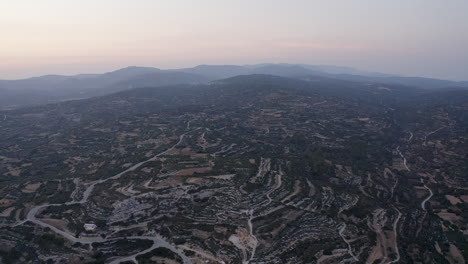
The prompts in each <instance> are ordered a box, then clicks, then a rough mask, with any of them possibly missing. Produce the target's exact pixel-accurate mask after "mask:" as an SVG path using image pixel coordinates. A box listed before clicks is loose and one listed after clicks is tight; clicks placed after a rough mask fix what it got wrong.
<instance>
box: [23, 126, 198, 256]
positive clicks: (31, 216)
mask: <svg viewBox="0 0 468 264" xmlns="http://www.w3.org/2000/svg"><path fill="white" fill-rule="evenodd" d="M190 132H192V131H189V132H186V133H184V134H182V135H181V136H180V137H179V141H178V142H177V143H176V144H174V145H173V146H172V147H170V148H169V149H167V150H165V151H163V152H161V153H159V154H157V155H155V156H153V157H152V158H150V159H148V160H146V161H142V162H140V163H137V164H135V165H133V166H132V167H130V168H128V169H126V170H124V171H122V172H120V173H118V174H116V175H114V176H112V177H109V178H107V179H103V180H99V181H96V182H95V183H93V184H91V185H89V186H88V188H86V190H85V191H84V192H83V197H82V199H81V200H80V201H71V202H66V203H62V204H44V205H39V206H36V207H34V208H32V209H31V210H30V211H29V212H28V215H27V216H26V220H27V221H30V222H32V223H34V224H37V225H40V226H42V227H48V228H50V230H52V231H53V232H55V233H57V234H59V235H61V236H63V237H64V238H66V239H68V240H70V241H72V242H73V243H76V242H79V243H82V244H91V243H94V242H106V241H113V240H118V239H123V237H116V238H102V237H83V238H81V237H80V238H77V237H74V236H73V235H71V234H70V233H67V232H65V231H62V230H60V229H58V228H56V227H54V226H52V225H50V224H47V223H45V222H42V221H41V219H40V218H37V217H36V215H37V213H38V212H39V211H40V210H42V209H44V208H47V207H51V206H62V205H75V204H84V203H86V202H87V201H88V199H89V196H90V195H91V193H92V191H93V189H94V187H95V186H96V185H97V184H101V183H104V182H106V181H109V180H115V179H118V178H120V177H121V176H122V175H124V174H125V173H127V172H130V171H134V170H136V169H137V168H139V167H141V166H142V165H143V164H145V163H147V162H150V161H154V160H156V159H157V158H158V157H159V156H161V155H164V154H166V153H168V152H170V151H172V150H173V149H174V148H175V147H177V146H178V145H179V144H180V143H181V142H182V140H183V139H184V137H185V135H187V134H188V133H190ZM126 239H146V240H151V241H153V245H152V246H151V247H150V248H148V249H145V250H143V251H141V252H138V253H136V254H134V255H131V256H127V257H119V258H117V259H114V260H112V261H111V262H110V263H111V264H117V263H120V262H123V261H136V257H137V256H139V255H141V254H145V253H147V252H150V251H152V250H153V249H155V248H158V247H166V248H168V249H170V250H171V251H173V252H174V253H176V254H177V255H179V256H180V257H181V258H182V260H183V261H184V264H192V261H191V260H190V259H189V258H188V257H187V256H185V255H184V254H183V253H182V252H180V251H179V250H177V249H176V248H175V247H174V246H172V245H171V244H170V243H169V242H167V241H166V240H164V239H163V238H161V237H159V236H132V237H126Z"/></svg>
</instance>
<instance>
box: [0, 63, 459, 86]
mask: <svg viewBox="0 0 468 264" xmlns="http://www.w3.org/2000/svg"><path fill="white" fill-rule="evenodd" d="M263 64H264V65H282V64H283V65H298V66H300V65H309V66H319V67H320V66H322V67H340V68H348V69H353V70H357V71H361V72H365V73H376V74H386V75H390V76H394V77H407V78H412V77H415V78H429V79H438V80H447V81H454V82H465V81H468V80H464V79H452V78H438V77H431V76H418V75H402V74H396V73H388V72H379V71H367V70H362V69H360V68H358V67H354V66H348V65H333V64H312V63H291V62H261V63H242V64H232V63H226V64H209V63H201V64H192V65H190V66H183V67H179V68H174V67H158V66H150V65H128V66H123V67H119V66H116V67H107V68H108V69H109V70H96V71H89V72H79V71H76V72H73V73H67V74H60V73H44V74H37V75H30V76H25V77H19V78H8V77H7V78H2V77H0V81H19V80H27V79H33V78H41V77H47V76H63V77H73V76H79V75H101V74H106V73H111V72H115V71H118V70H122V69H126V68H132V67H135V68H154V69H158V70H162V71H176V70H183V69H190V68H195V67H198V66H242V67H245V66H255V65H263ZM350 75H356V76H362V75H359V74H350Z"/></svg>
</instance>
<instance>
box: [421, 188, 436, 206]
mask: <svg viewBox="0 0 468 264" xmlns="http://www.w3.org/2000/svg"><path fill="white" fill-rule="evenodd" d="M424 188H426V189H427V190H429V196H428V197H427V198H426V199H424V201H422V202H421V208H422V209H423V210H424V211H426V203H427V201H429V200H430V199H431V198H432V196H433V195H434V193H433V192H432V190H431V189H430V188H429V187H427V186H426V185H424Z"/></svg>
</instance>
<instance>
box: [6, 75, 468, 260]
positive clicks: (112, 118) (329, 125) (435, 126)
mask: <svg viewBox="0 0 468 264" xmlns="http://www.w3.org/2000/svg"><path fill="white" fill-rule="evenodd" d="M421 94H422V92H420V91H419V90H414V89H409V88H408V90H406V91H405V90H404V87H400V86H388V85H387V86H382V85H379V84H372V85H369V84H365V85H364V84H359V85H358V84H356V83H348V82H338V83H333V84H330V83H326V84H323V83H320V81H318V80H303V81H299V80H292V79H286V78H280V77H273V76H266V75H251V76H240V77H235V78H231V79H227V80H222V81H217V82H214V83H211V84H208V85H192V86H172V87H163V88H141V89H133V90H129V91H124V92H120V93H116V94H112V95H108V96H104V97H99V98H92V99H87V100H81V101H71V102H64V103H59V104H52V105H45V106H40V107H34V108H24V109H19V110H12V111H4V112H0V114H1V116H4V118H3V120H0V137H1V138H2V140H1V141H0V197H3V198H2V200H1V203H0V225H1V230H0V245H1V247H0V256H1V260H2V261H3V262H4V263H24V262H30V263H35V262H34V261H38V262H50V263H70V262H72V263H103V262H105V263H135V262H138V263H243V264H245V263H251V264H253V263H322V264H324V263H464V262H465V260H466V259H467V258H468V241H467V235H468V233H467V231H466V228H467V223H468V221H467V219H468V215H466V212H468V210H467V207H468V185H467V181H466V171H468V159H467V158H468V151H467V150H468V141H467V140H468V138H467V137H468V130H467V128H468V123H467V121H466V120H468V119H467V116H466V113H467V112H468V100H465V99H466V98H467V92H466V91H451V92H447V93H442V94H432V93H428V94H425V95H424V96H421ZM85 224H94V226H93V228H92V230H91V231H89V230H85ZM88 227H89V226H88Z"/></svg>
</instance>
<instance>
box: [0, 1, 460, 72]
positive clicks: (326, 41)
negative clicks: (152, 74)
mask: <svg viewBox="0 0 468 264" xmlns="http://www.w3.org/2000/svg"><path fill="white" fill-rule="evenodd" d="M267 62H271V63H275V62H285V63H307V64H315V65H318V64H321V65H338V66H351V67H355V68H358V69H362V70H368V71H377V72H384V73H392V74H401V75H406V76H424V77H435V78H444V79H452V80H468V1H467V0H388V1H387V0H80V1H76V0H41V1H37V0H14V1H12V0H0V79H18V78H25V77H31V76H38V75H44V74H77V73H96V72H107V71H112V70H116V69H118V68H122V67H126V66H131V65H132V66H152V67H157V68H162V69H169V68H181V67H192V66H195V65H199V64H254V63H267Z"/></svg>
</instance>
